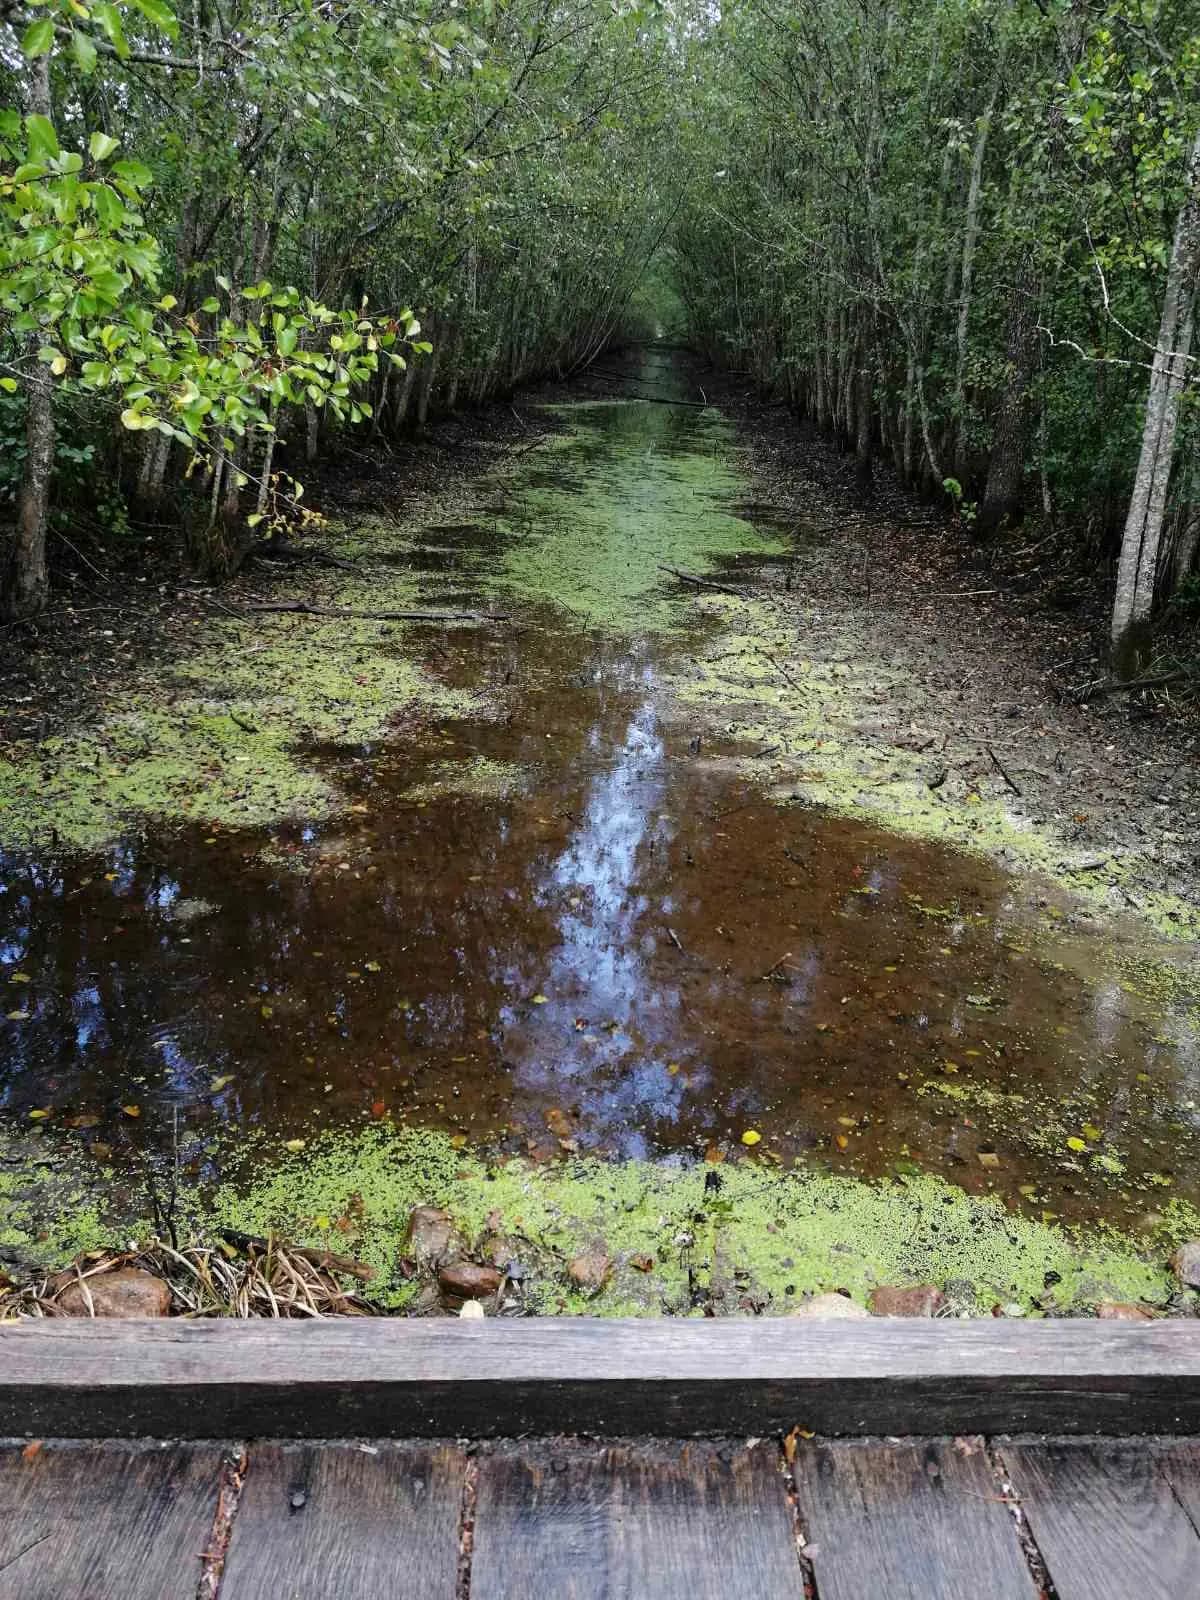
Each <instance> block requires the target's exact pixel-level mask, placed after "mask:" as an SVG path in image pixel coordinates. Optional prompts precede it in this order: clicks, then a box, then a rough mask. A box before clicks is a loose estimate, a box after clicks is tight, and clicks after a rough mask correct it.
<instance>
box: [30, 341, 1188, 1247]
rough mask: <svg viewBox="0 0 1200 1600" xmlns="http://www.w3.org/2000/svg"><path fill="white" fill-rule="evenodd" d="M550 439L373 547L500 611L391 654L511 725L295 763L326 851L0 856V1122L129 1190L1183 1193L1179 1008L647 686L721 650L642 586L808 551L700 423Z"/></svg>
mask: <svg viewBox="0 0 1200 1600" xmlns="http://www.w3.org/2000/svg"><path fill="white" fill-rule="evenodd" d="M644 376H645V377H648V376H649V372H647V374H644ZM653 377H654V383H655V385H656V387H655V389H654V391H653V392H654V393H656V394H659V393H662V392H663V391H662V388H661V386H662V385H664V384H667V383H669V382H671V381H673V380H671V379H670V377H669V376H666V375H664V373H663V372H662V370H661V369H658V370H656V371H655V372H654V374H653ZM565 415H566V417H567V420H568V421H569V423H570V427H569V430H568V432H567V433H566V434H565V435H564V436H559V437H557V438H555V439H554V440H552V441H551V442H550V443H549V444H548V445H547V446H546V447H545V448H543V449H541V450H538V451H536V452H532V453H531V454H530V456H529V457H528V458H527V460H526V461H525V462H524V463H523V464H522V466H521V467H520V469H519V471H518V474H517V476H516V478H515V479H514V480H509V481H506V482H504V483H503V485H498V484H495V483H493V484H484V485H481V486H480V489H479V493H478V496H477V503H476V507H475V509H474V511H473V514H472V515H470V516H469V517H467V518H465V519H464V520H462V521H458V522H446V523H443V524H441V525H434V526H430V527H427V528H425V529H423V530H422V531H421V532H420V534H419V535H417V536H415V538H413V539H412V540H411V541H410V542H408V543H407V544H405V543H402V542H401V541H399V540H398V541H397V548H396V549H395V551H394V552H393V553H392V557H391V559H392V560H393V561H394V562H395V564H396V566H397V567H400V566H403V567H404V568H405V569H406V570H407V571H408V572H417V573H420V574H422V575H423V578H424V581H425V583H426V588H425V590H424V596H425V600H426V603H428V604H438V603H441V602H442V601H453V602H456V603H458V602H464V601H467V602H472V603H474V602H477V601H484V602H486V603H487V604H489V605H495V604H496V602H497V601H498V600H502V601H503V602H504V609H506V610H508V611H510V612H511V616H512V622H511V624H510V625H509V626H507V627H504V628H499V629H495V630H491V631H481V630H480V629H478V628H473V627H442V626H438V627H411V628H407V629H404V630H401V631H397V632H396V634H395V641H396V642H395V645H394V648H395V649H397V650H403V651H405V652H411V653H412V654H413V655H414V656H415V657H416V658H418V659H419V660H421V662H422V663H423V665H424V666H425V668H426V670H428V671H430V672H432V673H434V674H435V675H436V676H437V677H439V678H440V679H442V680H444V681H445V682H446V683H447V684H450V685H454V686H456V687H459V688H467V689H472V690H477V689H482V690H484V691H487V692H489V693H492V694H493V695H495V696H496V697H498V703H499V704H501V705H502V708H503V709H502V714H500V715H497V716H494V717H491V718H486V717H484V718H479V719H471V720H468V719H460V720H457V721H448V722H443V723H441V724H439V725H437V726H428V725H422V726H416V727H414V726H413V725H411V723H408V722H402V723H401V724H400V725H399V726H398V727H397V730H396V733H395V735H394V737H392V738H389V739H385V740H382V741H379V742H377V743H375V744H372V745H365V746H364V745H354V746H347V747H330V748H324V749H320V750H316V751H313V752H312V760H313V762H314V763H315V764H316V765H317V766H318V767H319V768H320V769H321V770H322V771H323V772H325V773H326V774H328V775H330V776H332V777H333V778H334V779H335V780H336V782H337V783H338V785H339V786H340V787H341V789H342V790H343V791H344V793H345V794H346V796H347V802H348V805H347V810H346V811H345V813H344V814H343V815H342V816H341V817H340V818H338V819H337V820H336V821H335V822H323V823H320V824H315V823H314V824H305V825H301V824H295V825H289V826H286V827H283V828H279V829H276V830H273V831H272V832H271V833H270V834H269V835H267V834H255V833H248V832H247V833H236V832H230V831H219V830H212V829H207V828H190V829H187V830H183V831H180V830H177V829H169V828H166V827H164V828H162V829H159V830H152V831H151V832H150V833H149V834H148V835H144V836H139V837H137V838H136V839H134V838H131V839H129V840H128V841H126V842H125V843H123V844H122V845H121V846H119V847H117V848H115V849H114V850H112V851H111V852H107V853H104V854H102V855H97V856H93V857H87V858H79V857H75V858H70V859H66V860H62V861H53V860H41V859H38V860H34V859H31V858H29V857H28V856H19V855H12V856H9V857H8V858H6V862H5V868H4V872H3V895H2V896H0V959H2V960H3V962H4V964H5V968H6V970H7V972H8V975H9V978H10V980H12V979H14V978H15V979H16V980H17V981H15V982H14V981H10V982H9V983H8V985H7V994H8V996H9V997H10V999H9V1004H8V1006H7V1007H6V1009H7V1010H8V1011H9V1012H10V1013H13V1014H14V1015H12V1016H11V1017H10V1020H8V1021H7V1022H6V1023H5V1024H4V1027H5V1029H6V1033H7V1040H6V1046H5V1054H4V1061H3V1066H2V1067H0V1100H2V1103H3V1107H4V1113H5V1115H6V1116H7V1118H9V1119H10V1121H11V1125H12V1126H14V1127H19V1128H21V1129H22V1130H23V1131H24V1130H28V1129H29V1128H30V1127H31V1126H33V1127H34V1128H45V1127H48V1126H49V1127H54V1128H59V1127H64V1126H65V1127H68V1128H70V1129H71V1130H72V1137H76V1138H78V1139H79V1141H80V1142H81V1146H82V1147H83V1148H84V1149H85V1150H89V1151H91V1152H93V1154H94V1155H95V1156H97V1157H98V1158H99V1159H100V1160H102V1161H105V1162H107V1161H111V1162H112V1163H113V1164H114V1165H115V1167H116V1168H117V1170H118V1171H120V1170H121V1169H122V1167H123V1166H127V1167H128V1168H129V1170H130V1171H133V1170H135V1169H136V1166H137V1161H138V1159H139V1153H140V1152H141V1151H142V1150H143V1149H145V1148H146V1147H153V1148H159V1149H161V1148H164V1147H169V1146H170V1145H171V1143H172V1142H173V1141H178V1144H179V1148H180V1149H181V1151H182V1152H183V1154H184V1158H185V1160H186V1162H187V1163H188V1164H189V1166H190V1167H191V1168H192V1169H194V1170H209V1168H210V1167H211V1166H212V1165H213V1164H214V1163H215V1164H219V1160H220V1156H219V1151H220V1139H219V1135H220V1134H221V1133H222V1132H224V1133H226V1134H228V1133H231V1132H232V1133H234V1134H236V1133H237V1132H238V1131H239V1130H242V1129H247V1128H254V1129H259V1130H266V1131H267V1132H268V1133H270V1134H272V1135H277V1136H278V1138H279V1140H280V1142H281V1143H282V1142H283V1141H285V1140H287V1139H289V1138H292V1137H304V1136H306V1135H307V1134H309V1133H311V1131H312V1130H313V1129H314V1128H318V1127H353V1126H359V1125H361V1124H362V1123H363V1122H370V1121H372V1120H375V1119H384V1118H386V1119H391V1120H394V1121H397V1122H410V1123H416V1124H422V1125H433V1126H437V1127H442V1128H449V1129H450V1130H451V1131H453V1132H454V1133H455V1134H458V1135H461V1136H462V1137H463V1138H464V1140H466V1141H469V1142H470V1143H471V1144H472V1145H474V1144H476V1143H481V1144H483V1145H485V1146H490V1147H495V1148H498V1149H502V1150H503V1149H510V1150H517V1151H520V1152H523V1153H525V1152H527V1153H532V1154H533V1155H534V1156H535V1157H537V1158H539V1159H543V1158H544V1159H547V1160H549V1159H554V1158H557V1157H558V1156H560V1155H561V1154H562V1153H563V1152H564V1151H566V1152H568V1153H569V1152H572V1151H575V1150H579V1151H583V1152H591V1153H608V1154H612V1155H622V1156H638V1157H657V1156H664V1155H669V1154H671V1153H673V1152H689V1153H691V1154H693V1155H696V1156H701V1155H705V1154H707V1156H708V1157H709V1159H714V1158H716V1157H717V1156H720V1155H723V1154H724V1153H725V1152H726V1151H728V1150H732V1149H739V1148H741V1139H742V1135H743V1134H744V1133H746V1132H748V1131H749V1132H752V1133H757V1134H759V1135H760V1136H761V1138H760V1140H759V1142H758V1143H757V1144H756V1145H755V1147H754V1148H755V1153H756V1156H757V1158H759V1159H766V1160H779V1161H784V1162H790V1161H792V1160H794V1159H800V1160H803V1161H805V1162H809V1163H814V1164H818V1165H821V1166H826V1167H829V1168H831V1169H833V1170H837V1171H847V1172H854V1173H859V1174H865V1175H874V1174H879V1173H883V1172H888V1171H900V1172H905V1171H911V1170H915V1169H920V1170H927V1171H934V1172H937V1173H940V1174H942V1175H943V1176H946V1177H949V1178H950V1179H952V1180H953V1181H954V1182H956V1183H958V1184H961V1185H962V1186H963V1187H965V1188H967V1189H971V1190H975V1191H982V1190H989V1189H991V1190H995V1191H996V1192H999V1193H1001V1194H1003V1195H1004V1196H1005V1197H1006V1198H1007V1199H1008V1200H1009V1201H1010V1202H1011V1203H1012V1204H1013V1205H1014V1206H1020V1207H1022V1208H1027V1209H1029V1208H1032V1209H1033V1210H1034V1211H1036V1212H1038V1213H1041V1212H1043V1211H1048V1212H1050V1213H1052V1214H1053V1215H1055V1216H1060V1217H1062V1218H1063V1219H1064V1220H1067V1219H1090V1218H1095V1217H1103V1218H1106V1219H1109V1220H1113V1221H1129V1220H1136V1219H1137V1218H1138V1217H1139V1216H1140V1215H1141V1214H1142V1213H1144V1212H1145V1211H1147V1210H1148V1209H1149V1208H1150V1206H1151V1205H1153V1204H1157V1203H1160V1202H1161V1201H1162V1200H1163V1199H1165V1198H1167V1197H1168V1196H1175V1195H1179V1196H1181V1197H1187V1198H1191V1199H1196V1198H1197V1197H1198V1194H1200V1190H1198V1180H1197V1176H1196V1169H1195V1163H1194V1162H1193V1161H1192V1160H1191V1157H1192V1154H1193V1153H1194V1148H1195V1139H1196V1132H1197V1114H1196V1110H1195V1106H1194V1102H1193V1099H1192V1097H1193V1095H1194V1094H1195V1093H1196V1075H1197V1059H1196V1051H1195V1047H1194V1044H1193V1037H1192V1035H1193V1028H1192V1017H1191V1010H1190V1004H1191V1003H1190V1002H1182V1001H1181V1002H1180V1004H1179V1006H1178V1008H1177V1010H1176V1011H1175V1012H1174V1013H1172V1012H1171V1011H1170V1009H1169V1008H1168V1009H1167V1011H1166V1013H1165V1014H1164V1012H1163V1008H1162V1007H1161V1006H1159V1007H1155V1006H1152V1005H1151V1004H1150V1003H1148V1002H1147V1001H1145V1000H1142V999H1139V998H1138V997H1137V995H1136V994H1134V993H1131V992H1129V989H1128V988H1127V987H1123V986H1122V983H1121V972H1120V971H1119V970H1118V969H1117V968H1116V967H1115V966H1114V963H1113V959H1112V958H1111V957H1110V955H1109V954H1108V953H1107V951H1106V949H1105V948H1104V947H1103V946H1102V944H1101V942H1100V941H1099V939H1098V938H1096V937H1092V938H1091V939H1090V940H1089V938H1088V937H1087V936H1086V935H1074V936H1071V937H1069V938H1068V937H1065V936H1064V937H1063V938H1061V939H1058V938H1055V937H1054V936H1052V935H1050V934H1047V932H1046V930H1045V928H1044V926H1043V925H1042V922H1041V921H1040V919H1039V918H1038V917H1037V915H1036V913H1035V911H1034V910H1033V909H1031V906H1032V901H1031V896H1030V894H1029V892H1028V888H1027V886H1025V885H1022V884H1019V883H1017V882H1016V881H1015V880H1011V879H1009V878H1007V877H1005V876H1004V875H1003V874H1001V873H1000V872H999V871H997V870H995V869H993V868H991V867H990V866H988V865H987V864H985V863H983V862H982V861H981V860H979V859H976V858H974V857H970V856H966V855H961V854H958V853H956V852H954V851H952V850H949V849H946V848H943V847H940V846H937V845H932V844H925V843H921V842H919V841H916V840H913V839H908V838H900V837H898V836H895V835H891V834H889V833H888V832H886V831H884V830H882V829H880V828H878V827H876V826H873V825H866V824H863V823H860V822H856V821H853V820H847V819H844V818H836V817H830V816H828V815H825V814H823V813H820V812H818V811H815V810H810V809H802V808H800V807H781V806H776V805H774V804H772V803H771V802H770V801H768V800H767V799H766V798H765V797H764V796H763V795H762V794H761V793H759V792H758V791H757V790H756V789H755V788H753V787H752V786H750V785H749V784H747V783H745V782H744V781H742V780H740V779H738V778H735V777H733V776H731V775H730V774H729V773H728V771H726V770H724V768H723V766H722V763H721V761H720V760H719V759H714V758H719V757H720V755H721V748H720V746H719V744H718V745H714V744H713V743H712V742H711V740H710V737H709V734H708V732H707V730H706V729H704V728H703V727H701V726H699V725H698V724H696V723H694V721H693V720H692V719H690V718H689V716H688V715H687V713H686V712H681V711H679V710H678V709H677V708H676V707H675V705H674V702H673V700H672V697H671V694H670V691H669V687H668V685H667V684H666V682H665V681H664V668H666V667H667V666H670V667H671V668H672V670H673V671H676V672H677V671H678V670H679V667H680V663H681V662H684V661H686V659H687V658H688V656H689V654H690V653H691V652H693V651H694V650H695V649H696V648H697V647H698V645H699V644H700V643H702V641H703V627H702V626H701V625H698V624H695V622H694V617H695V611H696V608H695V593H696V591H695V589H694V588H689V587H688V586H686V585H684V584H681V583H680V582H679V581H678V580H676V579H675V578H673V577H672V576H671V575H670V574H668V573H664V572H663V571H662V570H661V568H662V567H663V566H670V567H677V568H680V569H682V570H686V571H692V572H697V571H708V572H709V575H710V576H713V575H717V576H721V575H726V576H728V575H729V574H733V575H734V576H735V578H736V581H737V583H738V584H739V585H752V584H753V582H754V580H755V574H756V572H758V571H759V570H760V569H761V568H762V567H763V566H764V565H770V564H773V563H777V562H780V561H786V559H787V556H788V550H789V548H790V543H789V541H790V539H791V538H792V537H796V538H804V537H806V534H805V532H804V530H803V529H799V530H794V532H793V530H790V529H789V528H787V526H786V524H784V525H781V524H780V523H779V522H778V520H777V519H775V518H773V517H772V514H771V508H770V507H765V506H761V505H757V504H752V503H751V502H749V501H748V499H747V496H748V493H749V491H748V486H747V484H746V482H745V481H744V480H743V479H742V478H741V477H740V476H739V474H738V472H737V470H736V451H735V448H734V444H733V441H732V438H731V436H730V434H729V433H728V431H727V429H726V428H725V426H724V425H723V424H722V423H721V421H720V420H719V418H718V417H717V416H716V415H715V414H714V413H713V412H711V411H706V412H701V411H698V410H692V409H687V410H681V409H674V408H671V407H668V406H665V405H660V404H654V403H650V402H648V401H646V402H642V401H636V400H634V401H619V400H614V401H613V402H611V403H604V404H590V403H583V404H580V405H578V406H575V407H571V408H569V410H568V411H567V412H566V413H565ZM398 709H399V708H398ZM21 980H28V981H21ZM31 1113H39V1114H40V1113H49V1115H48V1116H43V1115H37V1116H35V1117H33V1118H31V1115H30V1114H31ZM1069 1141H1074V1143H1073V1144H1072V1143H1070V1142H1069ZM1079 1145H1082V1146H1083V1147H1084V1148H1082V1149H1080V1148H1078V1146H1079Z"/></svg>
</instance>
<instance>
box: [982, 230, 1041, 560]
mask: <svg viewBox="0 0 1200 1600" xmlns="http://www.w3.org/2000/svg"><path fill="white" fill-rule="evenodd" d="M1036 304H1037V287H1036V283H1035V278H1034V268H1033V262H1032V261H1031V260H1030V258H1029V256H1028V255H1026V256H1024V257H1023V259H1022V261H1021V266H1020V270H1019V272H1018V274H1017V281H1016V283H1015V284H1014V285H1013V290H1012V296H1011V298H1010V300H1009V305H1008V330H1007V335H1006V338H1005V382H1004V389H1003V391H1002V393H1001V395H1000V404H999V406H998V407H997V410H996V417H995V422H994V425H993V430H992V453H991V456H990V457H989V459H988V475H987V487H986V489H985V490H984V494H983V503H982V505H981V506H980V508H979V517H978V519H977V521H976V524H975V530H976V532H977V533H978V534H979V535H980V537H986V536H987V535H988V534H991V533H995V532H996V531H997V529H999V528H1000V527H1001V525H1002V524H1003V523H1006V522H1009V523H1013V522H1018V521H1020V518H1021V511H1022V505H1021V485H1022V482H1023V480H1024V477H1025V395H1026V391H1027V389H1028V388H1029V379H1030V376H1031V374H1032V372H1033V358H1034V355H1035V353H1036V351H1037V343H1036V339H1037V334H1036V331H1035V327H1034V308H1035V306H1036Z"/></svg>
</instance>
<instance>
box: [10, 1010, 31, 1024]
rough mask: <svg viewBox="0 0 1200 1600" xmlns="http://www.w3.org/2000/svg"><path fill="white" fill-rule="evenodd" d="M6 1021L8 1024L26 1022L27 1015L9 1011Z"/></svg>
mask: <svg viewBox="0 0 1200 1600" xmlns="http://www.w3.org/2000/svg"><path fill="white" fill-rule="evenodd" d="M8 1020H9V1021H10V1022H28V1021H29V1013H28V1011H10V1012H9V1013H8Z"/></svg>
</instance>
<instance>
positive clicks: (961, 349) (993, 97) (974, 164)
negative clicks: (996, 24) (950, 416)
mask: <svg viewBox="0 0 1200 1600" xmlns="http://www.w3.org/2000/svg"><path fill="white" fill-rule="evenodd" d="M1000 65H1001V67H1002V66H1003V62H1001V63H1000ZM999 70H1000V69H999V68H998V69H997V78H996V82H995V83H994V84H993V85H992V92H991V94H990V95H989V96H988V103H987V108H986V109H985V111H984V113H983V115H982V117H980V119H979V128H978V131H977V133H976V135H975V149H974V152H973V154H972V156H971V180H970V183H969V185H968V187H967V210H966V218H965V222H964V226H963V246H962V271H961V274H960V276H959V283H958V336H957V344H956V354H955V362H954V447H953V449H952V450H951V452H950V454H951V459H952V460H953V462H954V471H955V472H956V473H957V475H958V477H959V478H960V479H961V478H962V477H963V475H964V474H963V424H964V422H965V421H966V409H967V331H968V329H969V327H970V323H971V287H972V281H973V278H974V273H975V249H976V246H977V245H978V243H979V196H980V193H981V191H982V188H983V158H984V156H985V154H986V153H987V143H988V135H989V133H990V132H991V128H992V117H993V116H994V114H995V111H996V101H997V100H998V99H999V98H1000V79H999Z"/></svg>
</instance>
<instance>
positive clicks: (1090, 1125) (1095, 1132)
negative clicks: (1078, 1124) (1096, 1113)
mask: <svg viewBox="0 0 1200 1600" xmlns="http://www.w3.org/2000/svg"><path fill="white" fill-rule="evenodd" d="M1083 1137H1084V1138H1085V1139H1091V1140H1092V1142H1093V1143H1095V1141H1096V1140H1097V1139H1102V1138H1103V1137H1104V1131H1103V1129H1101V1128H1098V1127H1097V1126H1096V1125H1095V1123H1094V1122H1085V1123H1084V1125H1083Z"/></svg>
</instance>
